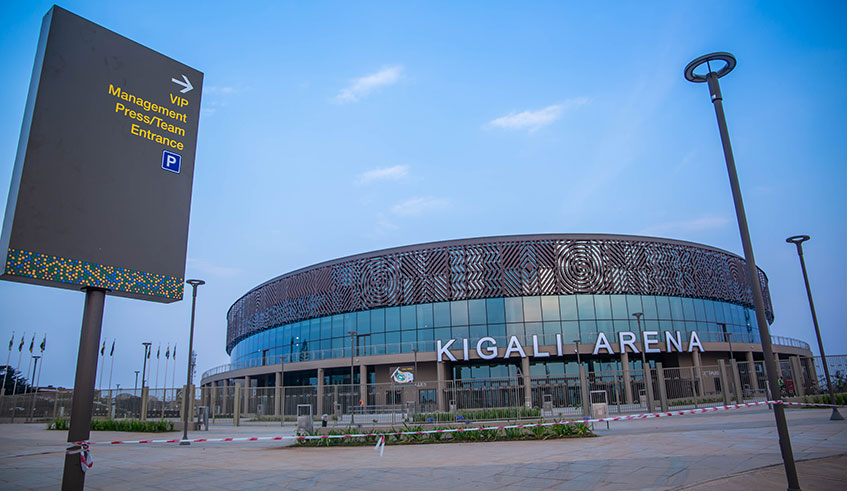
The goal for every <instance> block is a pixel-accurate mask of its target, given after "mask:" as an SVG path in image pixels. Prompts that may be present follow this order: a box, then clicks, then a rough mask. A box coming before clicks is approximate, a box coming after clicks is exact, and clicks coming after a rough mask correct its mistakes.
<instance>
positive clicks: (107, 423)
mask: <svg viewBox="0 0 847 491" xmlns="http://www.w3.org/2000/svg"><path fill="white" fill-rule="evenodd" d="M69 426H70V421H69V420H68V419H67V418H56V419H54V420H53V421H51V422H50V423H47V429H48V430H67V429H68V427H69ZM91 430H92V431H134V432H139V433H162V432H166V431H173V430H174V424H173V423H171V422H170V421H164V420H158V421H140V420H137V419H92V420H91Z"/></svg>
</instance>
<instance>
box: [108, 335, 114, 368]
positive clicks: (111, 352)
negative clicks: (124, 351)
mask: <svg viewBox="0 0 847 491" xmlns="http://www.w3.org/2000/svg"><path fill="white" fill-rule="evenodd" d="M114 355H115V340H114V339H113V340H112V349H111V351H109V356H114ZM110 376H111V375H110Z"/></svg>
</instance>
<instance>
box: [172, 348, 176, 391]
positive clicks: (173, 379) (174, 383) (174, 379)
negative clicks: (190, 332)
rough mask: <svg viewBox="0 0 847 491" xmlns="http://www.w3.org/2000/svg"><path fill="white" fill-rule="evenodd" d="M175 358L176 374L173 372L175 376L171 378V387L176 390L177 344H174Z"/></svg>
mask: <svg viewBox="0 0 847 491" xmlns="http://www.w3.org/2000/svg"><path fill="white" fill-rule="evenodd" d="M173 358H174V374H173V377H172V379H171V387H173V388H174V390H176V344H174V356H173Z"/></svg>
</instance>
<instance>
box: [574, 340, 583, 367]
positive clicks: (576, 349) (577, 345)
mask: <svg viewBox="0 0 847 491" xmlns="http://www.w3.org/2000/svg"><path fill="white" fill-rule="evenodd" d="M573 344H575V345H576V348H574V351H576V368H577V370H578V369H579V367H581V366H582V360H580V358H579V339H574V340H573Z"/></svg>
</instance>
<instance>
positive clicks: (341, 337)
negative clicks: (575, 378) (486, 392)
mask: <svg viewBox="0 0 847 491" xmlns="http://www.w3.org/2000/svg"><path fill="white" fill-rule="evenodd" d="M635 312H643V313H644V317H642V319H641V322H642V325H641V328H642V329H643V330H645V331H659V333H660V334H659V339H660V340H664V334H663V333H662V332H663V331H681V332H682V333H683V338H684V339H686V340H687V339H688V336H689V333H690V332H691V331H697V334H698V335H699V337H700V340H701V341H703V342H726V341H730V342H733V343H735V342H737V343H756V344H758V343H760V338H759V331H758V328H757V327H756V314H755V312H754V311H753V310H752V309H749V308H746V307H743V306H741V305H736V304H731V303H727V302H720V301H716V300H704V299H699V298H682V297H667V296H650V295H605V294H597V295H558V296H557V295H548V296H527V297H508V298H488V299H473V300H457V301H453V302H437V303H425V304H419V305H411V306H403V307H387V308H379V309H373V310H369V311H361V312H352V313H347V314H335V315H332V316H327V317H323V318H316V319H311V320H305V321H300V322H295V323H292V324H286V325H282V326H276V327H273V328H270V329H266V330H265V331H262V332H260V333H256V334H253V335H252V336H249V337H247V338H245V339H242V340H241V341H240V342H238V343H237V344H236V345H235V346H234V347H233V349H232V353H231V361H232V362H239V361H242V360H250V359H256V360H264V359H267V360H268V363H279V360H274V359H273V358H274V357H278V356H282V358H283V361H285V362H286V363H290V362H296V361H305V360H316V359H317V360H321V359H331V358H349V357H350V350H351V343H352V344H353V349H354V350H355V352H356V354H357V355H361V356H367V355H382V354H395V353H412V352H414V351H415V350H417V351H419V352H424V351H435V349H436V341H437V340H441V341H442V342H445V343H446V342H447V341H449V340H450V339H456V342H455V343H454V344H453V346H452V347H451V348H452V349H462V339H464V338H468V343H469V349H471V350H473V349H475V346H476V344H475V343H476V342H477V341H478V340H479V339H480V338H483V337H486V336H490V337H492V338H494V339H495V340H496V341H497V345H498V346H505V345H506V344H507V343H508V337H509V336H517V337H518V340H519V341H520V342H521V344H522V345H523V346H532V336H538V340H539V343H540V344H544V345H548V346H549V345H555V344H556V336H557V335H561V336H562V342H563V343H565V344H573V343H574V341H576V340H579V342H580V343H583V344H593V343H594V342H595V341H596V340H597V335H598V333H601V332H602V333H604V334H606V336H607V337H608V339H609V340H610V341H611V342H613V343H614V342H616V341H615V340H616V339H617V333H619V332H623V331H629V332H633V333H635V336H636V339H637V340H638V342H640V335H639V333H638V324H637V322H636V320H635V318H633V316H632V314H633V313H635ZM350 331H355V332H356V333H357V336H356V337H355V338H354V339H352V341H351V336H350V334H349V332H350Z"/></svg>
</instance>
